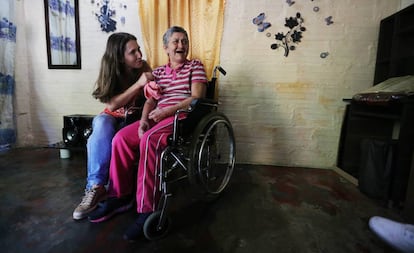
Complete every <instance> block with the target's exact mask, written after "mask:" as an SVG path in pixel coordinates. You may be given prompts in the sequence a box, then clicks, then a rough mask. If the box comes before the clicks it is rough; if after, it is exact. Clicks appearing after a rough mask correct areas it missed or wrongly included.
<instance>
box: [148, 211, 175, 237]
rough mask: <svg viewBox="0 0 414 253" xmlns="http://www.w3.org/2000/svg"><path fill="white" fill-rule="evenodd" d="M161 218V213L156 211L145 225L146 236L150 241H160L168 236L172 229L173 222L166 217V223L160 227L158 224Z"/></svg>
mask: <svg viewBox="0 0 414 253" xmlns="http://www.w3.org/2000/svg"><path fill="white" fill-rule="evenodd" d="M160 218H161V211H155V212H153V213H152V214H151V215H150V216H148V218H147V220H146V221H145V223H144V228H143V230H144V235H145V237H146V238H147V239H148V240H158V239H161V238H163V237H164V236H166V235H167V234H168V232H169V230H170V228H171V220H170V218H169V217H166V220H165V223H164V224H163V225H162V226H161V227H159V226H158V223H159V221H160Z"/></svg>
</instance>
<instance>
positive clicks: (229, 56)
mask: <svg viewBox="0 0 414 253" xmlns="http://www.w3.org/2000/svg"><path fill="white" fill-rule="evenodd" d="M79 2H80V26H81V29H80V30H81V49H82V69H81V70H49V69H48V68H47V58H46V41H45V27H44V10H43V1H41V0H36V1H28V0H21V1H17V2H16V9H17V11H18V12H19V17H20V19H19V20H16V23H17V24H18V45H17V47H18V50H16V51H17V59H16V62H17V63H18V66H16V119H17V127H18V146H39V145H47V144H50V143H54V142H58V141H60V140H61V138H62V137H61V129H62V126H63V119H62V117H63V116H64V115H68V114H78V113H82V114H96V113H98V112H99V111H101V110H102V107H103V106H102V104H100V103H99V102H97V101H95V100H94V99H93V98H92V97H91V95H90V93H91V91H92V87H93V84H94V82H95V79H96V77H97V73H98V68H99V61H100V57H101V56H102V53H103V50H104V47H105V43H106V39H107V37H108V34H107V33H104V32H101V31H100V28H99V23H98V22H97V21H96V19H95V17H94V16H93V14H92V12H93V5H92V4H91V3H90V1H84V0H81V1H79ZM124 2H126V3H127V9H126V10H124V13H122V14H123V15H124V16H125V17H126V24H125V25H122V24H119V25H118V30H117V31H126V32H131V33H133V34H135V35H137V37H138V38H139V42H140V44H141V45H142V39H141V38H142V35H141V32H140V24H139V19H138V11H137V10H138V4H137V1H135V0H131V1H124ZM333 2H334V1H331V0H319V1H310V0H309V1H296V3H295V4H294V5H293V6H291V7H289V6H288V5H287V4H286V1H284V0H279V1H266V0H256V1H250V0H227V1H226V13H225V25H224V34H223V39H222V48H221V65H222V66H223V67H224V68H225V69H226V71H227V73H228V74H227V76H225V77H220V89H219V91H220V100H221V102H222V106H221V110H222V111H223V112H225V114H226V115H227V116H228V117H229V118H230V119H231V121H232V123H233V127H234V130H235V133H236V138H237V161H238V162H242V163H255V164H276V165H287V166H306V167H319V168H320V167H322V168H324V167H326V168H329V167H331V166H333V165H334V164H335V161H336V154H337V147H338V140H339V134H340V126H341V123H342V117H343V110H344V107H345V104H344V103H343V102H342V98H344V97H350V96H352V95H353V94H354V93H356V92H358V91H360V90H363V89H366V88H367V87H369V86H370V85H371V84H372V80H373V75H374V74H373V73H374V67H375V57H376V45H377V37H378V28H379V22H380V20H381V19H382V18H384V17H386V16H388V15H391V14H392V13H394V12H395V11H397V10H398V9H399V7H400V1H399V0H365V1H360V0H344V1H335V3H333ZM406 2H407V1H403V3H402V4H406ZM314 6H318V7H319V8H320V11H319V12H314V11H313V7H314ZM260 12H265V13H266V15H267V18H266V21H268V22H271V23H272V27H270V28H269V29H268V30H267V31H266V32H271V33H272V37H270V38H269V37H266V35H265V34H266V32H265V33H259V32H257V30H256V27H255V26H254V25H253V24H252V19H253V18H254V17H255V16H257V15H258V14H259V13H260ZM296 12H300V13H301V14H302V16H303V18H304V20H305V23H304V26H305V27H306V28H307V31H305V32H304V34H303V39H302V42H301V43H299V45H298V46H297V50H295V51H292V52H291V53H290V55H289V56H288V57H284V56H283V52H282V51H281V50H276V51H274V50H271V49H270V44H271V43H273V42H274V39H273V35H274V34H275V33H276V32H279V31H280V32H283V31H286V29H287V28H285V27H284V19H285V18H286V17H290V16H294V15H295V14H296ZM327 16H333V21H334V24H333V25H330V26H327V25H326V24H325V21H324V18H325V17H327ZM321 52H329V56H328V57H327V58H326V59H321V58H320V57H319V55H320V53H321Z"/></svg>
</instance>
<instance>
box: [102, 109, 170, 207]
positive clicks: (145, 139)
mask: <svg viewBox="0 0 414 253" xmlns="http://www.w3.org/2000/svg"><path fill="white" fill-rule="evenodd" d="M173 122H174V116H172V117H168V118H166V119H164V120H162V121H160V122H158V123H157V124H155V125H154V126H153V127H152V128H151V129H150V130H148V131H147V132H145V134H144V135H143V136H142V138H141V139H140V138H139V136H138V128H139V124H140V122H139V121H137V122H135V123H132V124H130V125H128V126H126V127H124V128H122V129H121V130H120V131H118V132H117V133H116V135H115V137H114V138H113V139H112V157H111V164H110V168H109V186H108V197H118V198H120V197H123V196H126V195H130V194H133V192H134V190H135V187H136V201H137V212H138V213H148V212H153V211H154V210H156V209H157V204H158V201H159V198H160V191H159V188H158V186H159V177H158V171H159V162H160V156H161V152H162V151H163V150H164V149H165V148H166V147H167V137H168V136H169V135H170V134H171V133H172V132H173ZM138 159H139V162H138V171H137V174H136V175H137V176H136V177H135V172H136V166H134V164H136V161H137V160H138Z"/></svg>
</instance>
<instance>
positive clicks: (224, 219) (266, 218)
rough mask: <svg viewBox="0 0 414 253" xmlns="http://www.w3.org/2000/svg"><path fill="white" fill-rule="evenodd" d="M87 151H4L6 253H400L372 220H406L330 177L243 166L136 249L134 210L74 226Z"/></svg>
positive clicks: (186, 202) (0, 167)
mask: <svg viewBox="0 0 414 253" xmlns="http://www.w3.org/2000/svg"><path fill="white" fill-rule="evenodd" d="M85 163H86V159H85V156H84V154H83V153H78V154H76V155H75V156H74V157H72V158H71V159H60V158H59V150H57V149H46V148H37V149H14V150H9V151H7V152H5V153H2V154H0V193H1V198H0V213H1V216H0V252H4V253H6V252H7V253H8V252H10V253H18V252H59V253H64V252H99V253H104V252H169V253H170V252H180V253H183V252H189V253H190V252H191V253H192V252H208V253H216V252H217V253H218V252H234V253H236V252H246V253H250V252H260V253H266V252H281V253H283V252H292V253H296V252H299V253H303V252H305V253H306V252H320V253H330V252H335V253H341V252H344V253H345V252H346V253H349V252H364V253H368V252H392V251H391V249H389V248H388V247H387V246H386V245H384V244H383V243H382V242H381V241H379V240H378V239H377V238H376V237H375V236H374V234H372V232H371V231H370V230H369V228H368V225H367V223H368V219H369V217H371V216H373V215H382V216H385V217H390V218H394V219H399V214H398V212H397V211H396V210H391V209H386V208H383V207H381V206H380V205H379V204H378V203H376V202H375V201H373V200H371V199H368V198H367V197H365V196H364V195H362V194H361V193H360V192H359V191H358V189H357V188H356V187H355V186H354V185H353V184H351V183H349V182H348V181H347V180H345V179H344V178H342V177H341V176H339V175H338V174H337V173H335V172H333V171H331V170H322V169H304V168H286V167H275V166H260V165H244V164H240V165H237V166H236V169H235V172H234V176H233V178H232V181H231V183H230V185H229V187H228V188H227V190H226V191H225V192H224V193H223V194H222V196H221V197H220V198H219V199H217V200H216V201H215V202H212V203H209V204H206V203H205V202H200V201H194V200H192V199H191V198H188V199H187V195H186V194H185V192H182V194H181V195H179V194H177V196H176V197H175V198H174V199H173V201H175V202H174V203H175V204H174V205H173V208H172V209H173V211H172V212H171V219H172V221H173V227H172V230H171V231H170V233H169V235H168V236H167V237H166V238H164V239H161V240H159V241H151V242H148V241H144V240H143V241H141V242H137V243H128V242H126V241H124V240H123V239H122V234H123V232H124V230H125V229H126V228H127V226H128V224H129V223H130V222H132V221H133V220H134V211H129V212H127V213H125V214H121V215H118V216H116V217H114V218H113V219H111V220H109V221H107V222H103V223H100V224H92V223H89V222H88V221H87V220H82V221H79V222H75V221H74V220H72V212H73V209H74V208H75V207H76V205H77V204H78V203H79V201H80V199H81V196H82V194H83V187H84V184H85V174H86V171H85Z"/></svg>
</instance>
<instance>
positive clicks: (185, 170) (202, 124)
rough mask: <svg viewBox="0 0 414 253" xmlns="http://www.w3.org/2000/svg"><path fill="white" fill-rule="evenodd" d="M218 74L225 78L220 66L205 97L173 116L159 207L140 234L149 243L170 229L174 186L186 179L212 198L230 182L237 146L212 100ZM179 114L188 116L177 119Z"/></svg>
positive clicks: (162, 167) (161, 174) (162, 166)
mask: <svg viewBox="0 0 414 253" xmlns="http://www.w3.org/2000/svg"><path fill="white" fill-rule="evenodd" d="M217 71H219V72H220V73H222V74H223V75H226V72H225V70H224V69H223V68H222V67H220V66H216V67H215V68H214V70H213V76H212V78H211V80H210V81H209V82H208V86H207V95H206V98H205V99H195V100H193V101H192V103H191V105H190V107H189V108H188V109H186V110H178V111H177V112H176V113H175V118H174V125H173V133H172V135H171V136H169V138H168V146H167V148H165V149H164V150H163V152H162V153H161V158H160V171H159V175H158V176H159V190H160V192H161V197H160V200H159V203H158V208H157V210H156V211H155V212H153V213H152V214H151V215H150V216H149V217H148V218H147V220H146V221H145V223H144V228H143V230H144V231H143V232H144V235H145V237H146V238H147V239H148V240H158V239H161V238H162V237H164V236H166V235H167V233H168V232H169V230H170V228H171V219H170V218H169V217H168V206H169V202H170V199H171V197H172V196H173V193H172V190H171V188H172V187H171V186H172V185H173V184H175V183H177V182H179V181H182V180H188V182H189V185H190V186H191V188H194V189H193V190H196V192H197V193H199V194H201V195H200V196H203V197H205V198H209V197H213V198H214V197H215V196H218V195H219V194H220V193H221V192H222V191H223V190H224V189H225V188H226V186H227V185H228V183H229V181H230V178H231V176H232V173H233V169H234V164H235V155H236V154H235V151H236V144H235V138H234V133H233V128H232V125H231V123H230V121H229V119H228V118H227V117H226V116H225V115H224V114H223V113H221V112H219V111H218V105H219V103H218V101H217V100H215V99H214V94H215V85H216V80H217V76H216V73H217ZM182 114H187V117H186V118H185V119H184V120H178V119H179V118H180V116H181V115H182Z"/></svg>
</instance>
